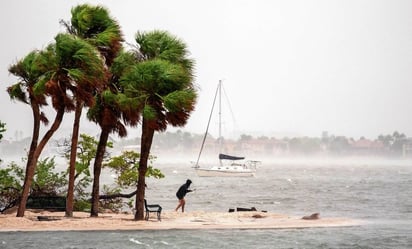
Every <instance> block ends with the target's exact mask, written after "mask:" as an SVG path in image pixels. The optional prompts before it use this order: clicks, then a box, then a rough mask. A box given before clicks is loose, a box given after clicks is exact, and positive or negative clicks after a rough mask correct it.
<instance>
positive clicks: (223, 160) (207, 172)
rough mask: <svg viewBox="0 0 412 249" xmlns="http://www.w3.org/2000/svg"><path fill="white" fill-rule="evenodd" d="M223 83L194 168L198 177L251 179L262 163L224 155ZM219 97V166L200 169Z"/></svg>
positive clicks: (217, 92) (220, 82) (219, 88)
mask: <svg viewBox="0 0 412 249" xmlns="http://www.w3.org/2000/svg"><path fill="white" fill-rule="evenodd" d="M221 92H222V81H221V80H220V81H219V84H218V87H217V89H216V94H215V98H214V101H213V106H212V111H211V113H210V116H209V122H208V124H207V128H206V132H205V136H204V137H203V142H202V146H201V148H200V152H199V156H198V158H197V161H196V164H195V166H194V168H195V170H196V173H197V175H198V176H231V177H232V176H236V177H239V176H240V177H245V176H246V177H251V176H255V173H256V166H257V164H259V163H260V161H242V160H244V159H245V158H244V157H238V156H231V155H227V154H223V153H222V140H223V139H222V134H221V133H222V128H221V123H222V121H221V113H222V110H221V96H222V93H221ZM217 95H219V138H218V139H219V164H218V165H215V166H211V167H208V168H205V167H200V166H199V160H200V156H201V154H202V151H203V146H204V143H205V140H206V137H207V134H208V130H209V124H210V120H211V117H212V113H213V109H214V106H215V102H216V96H217Z"/></svg>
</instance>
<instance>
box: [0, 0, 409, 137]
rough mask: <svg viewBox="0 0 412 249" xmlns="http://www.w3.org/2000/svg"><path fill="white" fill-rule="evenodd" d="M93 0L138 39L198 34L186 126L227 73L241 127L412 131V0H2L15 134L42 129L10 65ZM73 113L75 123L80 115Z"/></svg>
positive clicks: (272, 131)
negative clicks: (195, 95) (18, 95)
mask: <svg viewBox="0 0 412 249" xmlns="http://www.w3.org/2000/svg"><path fill="white" fill-rule="evenodd" d="M84 2H88V3H91V4H101V5H103V6H105V7H107V8H108V9H109V10H110V12H111V14H112V16H114V17H115V18H116V19H117V20H118V21H119V24H120V25H121V26H122V28H123V31H124V34H125V38H126V40H127V41H128V42H131V43H133V42H134V39H133V37H134V35H135V33H136V32H137V31H148V30H153V29H162V30H168V31H169V32H171V33H172V34H174V35H176V36H178V37H179V38H181V39H182V40H184V41H185V42H186V43H187V44H188V47H189V50H190V51H191V54H192V58H194V59H195V60H196V84H197V85H198V86H199V88H200V91H199V100H198V104H197V109H196V111H195V112H194V113H193V114H192V117H191V119H190V120H189V122H188V124H187V126H186V127H185V128H184V130H187V131H190V132H196V133H202V132H204V129H205V128H206V123H207V119H208V116H209V111H210V108H211V104H212V99H213V94H214V91H215V88H216V85H217V83H218V81H219V79H225V80H224V84H225V90H226V92H227V94H228V95H229V98H230V103H231V106H232V109H233V112H234V115H235V118H236V126H235V127H236V128H234V129H236V131H237V132H240V133H252V132H259V134H262V133H266V134H267V135H270V136H272V135H275V136H277V134H293V135H307V136H320V135H321V132H322V131H328V132H329V134H334V135H344V136H348V137H354V138H359V136H366V137H369V138H376V137H377V136H378V135H379V134H388V133H392V132H393V131H395V130H397V131H400V132H404V133H406V135H408V136H412V104H411V100H410V97H411V96H412V84H411V83H412V14H411V13H412V12H411V11H412V1H409V0H404V1H400V0H387V1H382V0H342V1H333V0H324V1H313V0H300V1H274V0H266V1H264V0H253V1H251V0H250V1H245V0H219V1H218V0H208V1H193V0H175V1H169V0H154V1H153V0H151V1H136V0H130V1H126V0H124V1H119V0H103V1H67V0H36V1H23V0H13V1H2V2H1V4H0V6H1V7H0V27H1V32H2V34H3V35H2V38H1V40H0V43H1V57H0V86H1V88H0V104H1V109H0V120H1V121H3V122H6V123H7V129H8V131H7V133H6V137H8V136H9V137H12V136H14V132H15V131H16V130H22V131H24V134H25V135H27V136H28V135H30V134H31V133H30V131H31V129H32V123H31V121H32V117H31V112H30V110H29V107H28V106H24V105H23V104H20V103H13V102H10V100H9V97H8V95H7V93H6V91H5V89H6V88H7V86H9V85H11V84H12V83H15V81H16V79H15V78H14V77H12V76H10V75H9V73H8V71H7V69H8V67H9V65H10V64H12V63H15V62H16V61H17V59H20V58H22V57H23V56H25V55H26V54H27V53H28V52H30V51H31V50H33V49H41V48H43V47H45V46H46V45H47V44H48V43H49V42H52V41H53V38H54V36H55V35H56V34H57V33H58V32H61V31H64V29H63V28H62V27H61V25H59V20H60V19H64V20H69V18H70V9H71V8H72V7H73V6H75V5H76V4H78V3H84ZM64 122H65V123H64V125H63V127H70V126H71V123H72V119H71V117H70V116H68V117H66V118H65V120H64ZM83 125H85V122H83ZM69 131H70V130H69ZM253 134H257V133H253ZM131 136H135V134H131Z"/></svg>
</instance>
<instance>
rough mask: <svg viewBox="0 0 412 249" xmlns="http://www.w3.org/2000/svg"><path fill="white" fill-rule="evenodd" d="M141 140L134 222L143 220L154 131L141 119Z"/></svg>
mask: <svg viewBox="0 0 412 249" xmlns="http://www.w3.org/2000/svg"><path fill="white" fill-rule="evenodd" d="M142 123H143V124H142V138H141V142H140V160H139V179H138V181H137V195H136V204H135V209H136V213H135V216H134V219H135V220H143V219H144V196H145V187H146V182H145V181H146V171H147V161H148V159H149V154H150V148H151V147H152V142H153V135H154V129H153V128H151V127H150V126H149V124H148V121H147V120H146V119H145V118H144V117H143V122H142Z"/></svg>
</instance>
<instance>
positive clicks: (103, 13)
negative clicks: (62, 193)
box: [62, 4, 123, 217]
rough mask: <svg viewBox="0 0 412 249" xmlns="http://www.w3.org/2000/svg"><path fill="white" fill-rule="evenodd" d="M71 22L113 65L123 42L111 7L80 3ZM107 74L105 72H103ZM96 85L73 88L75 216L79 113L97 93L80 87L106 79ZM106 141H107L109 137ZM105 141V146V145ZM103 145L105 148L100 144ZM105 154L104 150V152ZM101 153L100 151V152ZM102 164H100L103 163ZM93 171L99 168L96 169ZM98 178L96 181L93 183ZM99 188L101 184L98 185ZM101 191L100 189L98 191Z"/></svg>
mask: <svg viewBox="0 0 412 249" xmlns="http://www.w3.org/2000/svg"><path fill="white" fill-rule="evenodd" d="M71 13H72V18H71V24H68V23H65V22H63V21H62V23H63V24H64V25H65V26H66V28H67V30H68V32H69V33H71V34H73V35H76V36H77V37H79V38H81V39H83V40H85V41H87V42H88V43H90V44H91V45H93V46H95V47H96V48H97V49H98V51H99V53H100V54H101V55H102V56H103V57H104V59H105V64H106V66H110V65H111V64H112V62H113V59H114V57H115V56H116V54H117V53H118V51H119V49H120V47H121V42H122V40H123V38H122V34H121V31H120V27H119V25H118V24H117V22H116V21H115V20H114V19H113V18H111V17H110V15H109V13H108V11H107V10H106V9H105V8H103V7H100V6H90V5H87V4H83V5H78V6H76V7H75V8H73V9H72V11H71ZM102 74H104V72H102ZM99 83H100V84H99V86H98V87H97V88H96V89H90V88H86V89H79V92H77V91H76V92H74V97H75V98H76V110H75V118H74V121H73V133H72V141H71V151H70V164H69V186H68V191H67V201H66V216H68V217H72V216H73V204H74V203H73V201H74V181H75V167H76V166H75V164H76V154H77V144H78V137H79V126H80V117H81V113H82V109H83V106H84V104H86V106H89V107H90V106H92V105H91V104H92V103H93V104H94V102H95V101H94V97H95V96H90V95H88V96H85V95H83V94H82V92H81V91H83V90H87V91H89V92H91V93H95V94H99V93H101V91H102V90H103V89H105V88H106V86H105V85H106V84H107V80H105V81H100V82H99ZM106 143H107V141H106ZM106 143H104V145H103V146H104V147H103V148H105V147H106ZM101 149H102V148H101ZM103 154H104V152H103ZM99 155H100V154H99ZM100 167H101V166H100ZM94 172H97V171H96V170H95V171H94ZM98 177H100V174H98V175H96V174H95V179H96V178H98ZM95 182H96V180H95V181H94V183H95ZM97 190H98V187H97ZM97 194H98V192H97Z"/></svg>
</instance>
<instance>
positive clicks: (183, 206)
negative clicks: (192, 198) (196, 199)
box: [182, 199, 186, 213]
mask: <svg viewBox="0 0 412 249" xmlns="http://www.w3.org/2000/svg"><path fill="white" fill-rule="evenodd" d="M185 204H186V201H185V199H182V213H184V212H185Z"/></svg>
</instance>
